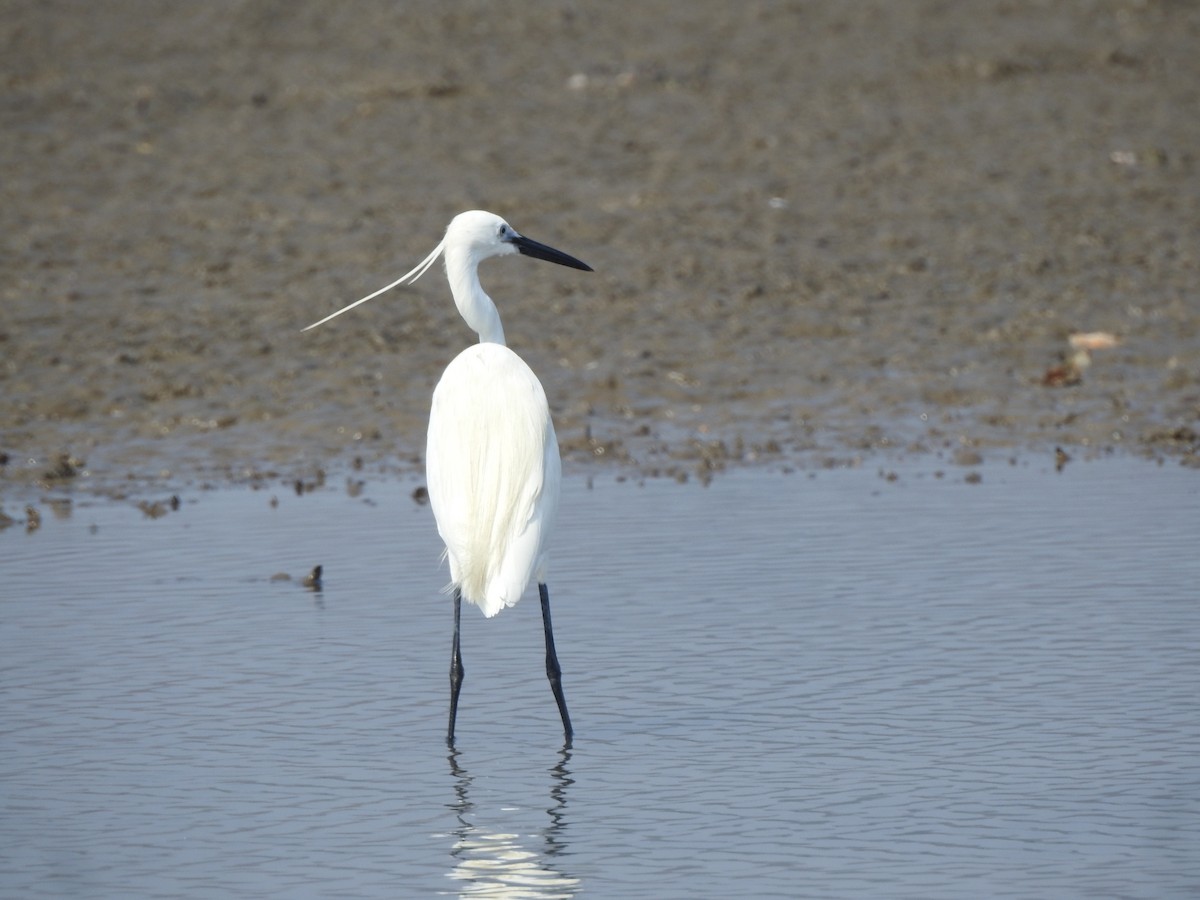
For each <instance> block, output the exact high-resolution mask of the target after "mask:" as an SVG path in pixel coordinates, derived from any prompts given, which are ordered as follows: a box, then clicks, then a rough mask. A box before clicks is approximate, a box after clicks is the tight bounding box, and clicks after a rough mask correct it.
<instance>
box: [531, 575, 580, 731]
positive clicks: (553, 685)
mask: <svg viewBox="0 0 1200 900" xmlns="http://www.w3.org/2000/svg"><path fill="white" fill-rule="evenodd" d="M538 594H539V595H540V596H541V598H542V625H543V626H545V629H546V677H547V678H549V679H550V690H552V691H554V699H555V701H556V702H557V703H558V712H559V715H561V716H562V723H563V734H564V735H565V736H566V738H567V740H568V741H569V740H570V739H571V735H572V734H574V730H573V729H572V728H571V717H570V716H569V715H568V714H567V700H566V698H565V697H563V689H562V669H561V668H560V667H559V665H558V654H557V653H555V652H554V629H553V628H552V627H551V625H550V592H549V591H548V590H546V586H545V585H544V584H541V583H539V584H538Z"/></svg>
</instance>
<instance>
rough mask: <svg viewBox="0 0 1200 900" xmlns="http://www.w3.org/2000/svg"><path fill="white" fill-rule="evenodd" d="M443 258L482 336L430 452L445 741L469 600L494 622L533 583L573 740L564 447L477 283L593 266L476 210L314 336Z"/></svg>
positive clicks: (459, 363) (444, 409)
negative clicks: (565, 616)
mask: <svg viewBox="0 0 1200 900" xmlns="http://www.w3.org/2000/svg"><path fill="white" fill-rule="evenodd" d="M443 253H444V254H445V262H446V277H447V279H448V280H449V282H450V293H451V294H452V295H453V296H454V305H455V306H457V307H458V311H459V314H460V315H461V316H462V317H463V319H464V320H465V321H466V323H467V325H469V326H470V328H471V330H472V331H474V332H476V333H477V334H478V335H479V343H478V344H475V345H474V346H472V347H468V348H467V349H466V350H464V351H462V353H460V354H458V356H456V357H455V358H454V360H453V361H451V363H450V365H449V366H447V367H446V371H445V372H444V373H443V374H442V378H441V380H440V381H439V382H438V384H437V387H436V388H434V391H433V407H432V409H431V410H430V414H429V438H428V443H427V445H426V453H425V467H426V477H427V479H428V482H429V502H430V505H431V506H432V507H433V515H434V518H435V519H436V521H437V529H438V534H440V535H441V537H442V540H443V541H444V542H445V544H446V557H447V559H448V560H449V562H450V588H449V589H451V590H453V592H454V642H453V645H452V648H451V655H450V728H449V731H448V732H447V735H446V737H447V740H448V741H451V742H452V741H453V740H454V723H455V719H456V717H457V714H458V693H459V690H460V689H461V687H462V681H463V664H462V657H461V654H460V652H459V637H458V636H459V620H460V615H461V612H462V601H463V598H464V597H465V598H466V599H467V601H468V602H470V603H474V604H475V605H476V606H478V607H479V608H480V609H481V610H482V611H483V614H484V616H486V617H488V618H490V617H492V616H494V615H495V614H496V613H498V612H499V611H500V610H502V609H503V608H504V607H506V606H512V605H513V604H515V603H516V602H517V601H518V600H520V599H521V595H522V594H523V593H524V592H525V588H526V587H527V586H528V585H529V581H530V579H531V578H536V579H537V584H538V594H539V596H540V597H541V602H542V625H543V628H544V630H545V636H546V677H547V678H549V679H550V688H551V690H553V691H554V699H555V701H556V702H557V703H558V712H559V714H560V715H561V716H562V724H563V732H564V734H565V736H566V738H567V739H568V740H570V738H571V734H572V729H571V717H570V716H569V715H568V714H567V701H566V699H565V698H564V697H563V690H562V669H561V668H560V667H559V664H558V655H557V654H556V653H555V650H554V631H553V629H552V628H551V625H550V594H549V591H548V590H547V589H546V575H545V573H546V540H547V538H548V537H549V534H550V529H551V528H552V527H553V525H554V517H555V513H556V512H557V509H558V494H559V483H560V482H561V480H562V463H561V460H560V459H559V455H558V439H557V438H556V437H555V435H554V424H553V422H551V420H550V408H549V406H548V405H547V403H546V392H545V391H544V390H543V389H542V384H541V382H540V381H538V379H537V376H536V375H534V374H533V370H532V369H530V368H529V366H528V365H526V364H525V361H524V360H523V359H521V357H519V356H518V355H517V354H516V353H514V352H513V351H512V350H510V349H508V347H507V346H505V344H504V328H503V327H502V326H501V324H500V314H499V313H498V312H497V311H496V304H495V303H493V302H492V299H491V298H490V297H489V296H488V295H487V294H486V293H485V292H484V290H483V287H482V286H481V285H480V283H479V264H480V263H481V262H483V260H485V259H488V258H490V257H493V256H508V255H511V254H514V253H520V254H523V255H524V256H531V257H533V258H534V259H543V260H547V261H548V262H553V263H558V264H559V265H562V266H570V267H571V268H573V269H582V270H583V271H585V272H590V271H592V268H591V266H589V265H587V264H586V263H583V262H580V261H579V260H577V259H575V257H573V256H568V255H567V254H566V253H563V252H561V251H559V250H555V249H554V248H553V247H547V246H546V245H545V244H539V243H538V242H537V241H533V240H530V239H529V238H527V237H524V236H523V235H520V234H518V233H517V232H516V231H515V230H513V228H512V226H511V225H509V224H508V223H507V222H505V221H504V220H503V219H502V218H500V217H499V216H496V215H493V214H492V213H489V212H483V211H481V210H472V211H470V212H464V213H460V214H459V215H457V216H455V217H454V219H453V221H451V222H450V226H449V227H448V228H447V229H446V236H445V237H444V238H443V239H442V242H441V243H440V244H438V245H437V247H435V248H434V250H433V252H432V253H430V254H429V255H428V256H427V257H425V259H423V260H422V261H421V263H420V264H419V265H418V266H417V267H416V268H415V269H413V270H412V271H411V272H409V273H408V274H406V275H404V276H402V277H400V278H398V279H397V280H396V281H393V282H392V283H391V284H389V285H388V286H387V287H384V288H380V289H379V290H378V291H376V292H375V293H373V294H368V295H367V296H366V297H363V298H362V299H361V300H357V301H355V302H354V303H351V304H350V305H349V306H347V307H344V308H343V309H340V310H338V311H337V312H335V313H333V314H332V315H329V316H326V317H325V318H324V319H321V321H319V322H314V323H313V324H312V325H309V326H308V328H316V327H317V326H318V325H322V324H324V323H325V322H328V321H329V320H330V319H332V318H333V317H334V316H338V315H341V314H342V313H344V312H345V311H346V310H348V309H353V308H354V307H355V306H358V305H359V304H360V303H366V302H367V301H368V300H370V299H371V298H373V297H378V296H379V295H380V294H382V293H384V292H385V291H388V290H391V289H392V288H394V287H397V286H399V285H403V284H412V283H413V282H414V281H416V280H417V279H418V278H420V277H421V276H422V275H423V274H425V272H426V271H427V270H428V269H429V267H430V266H432V265H433V263H434V262H435V261H436V260H437V258H438V256H439V255H440V254H443ZM308 328H306V329H304V330H305V331H307V330H308Z"/></svg>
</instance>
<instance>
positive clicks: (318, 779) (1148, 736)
mask: <svg viewBox="0 0 1200 900" xmlns="http://www.w3.org/2000/svg"><path fill="white" fill-rule="evenodd" d="M892 468H893V469H894V471H895V472H896V474H897V475H898V477H897V478H896V479H895V480H891V481H889V480H887V479H885V478H883V477H880V474H879V473H878V472H876V471H875V470H869V471H867V470H839V471H820V472H818V473H814V474H807V473H798V474H791V475H781V474H771V473H764V472H753V471H749V472H741V473H737V474H732V475H727V476H723V477H720V478H718V479H717V480H716V481H714V482H713V483H712V484H711V485H710V486H709V487H707V488H703V487H700V486H699V485H697V484H688V485H679V484H676V483H674V482H671V481H650V482H647V483H645V484H644V485H638V484H635V483H632V482H625V483H616V482H613V481H603V482H599V481H598V482H596V483H595V484H594V485H589V484H588V483H587V482H585V481H583V480H572V481H570V482H568V484H567V485H566V486H565V490H564V498H563V510H562V515H561V523H560V527H559V530H558V533H557V535H556V539H555V540H556V543H555V548H556V554H555V559H554V567H553V571H552V577H551V579H550V586H551V594H552V598H553V603H554V610H555V626H556V631H557V636H558V644H559V655H560V658H561V660H562V663H563V667H564V679H565V682H564V683H565V687H566V693H567V699H568V701H569V703H570V707H571V713H572V717H573V719H574V721H575V726H576V729H577V734H576V736H575V740H574V742H573V745H572V746H570V747H564V746H563V743H562V735H561V730H560V728H561V727H560V724H559V720H558V714H557V711H556V709H555V706H554V702H553V698H552V697H551V694H550V691H549V688H548V687H547V685H546V682H545V676H544V673H543V667H542V656H541V646H540V641H541V628H540V622H539V617H538V607H537V603H536V602H533V601H531V600H530V599H529V598H526V600H525V602H523V603H521V604H520V605H518V606H517V607H516V608H514V609H512V610H508V611H506V612H504V613H502V614H501V615H499V616H498V617H497V618H495V619H492V620H484V619H483V618H482V617H481V616H480V615H478V614H477V613H476V612H475V610H473V609H470V610H464V613H465V614H464V623H463V624H464V636H463V653H464V660H465V664H466V670H467V680H466V683H465V686H464V688H463V696H462V704H461V707H460V711H459V727H458V742H457V745H456V747H455V748H453V750H450V749H448V748H447V746H446V744H445V741H444V731H445V725H446V721H445V719H446V695H447V681H446V671H447V667H448V663H449V658H448V657H449V638H450V633H449V631H450V604H449V602H448V601H447V600H446V599H445V598H444V597H441V596H440V595H439V593H438V592H439V589H440V588H441V587H442V585H443V582H444V580H445V577H446V575H445V570H444V568H439V567H438V564H437V558H438V554H439V552H440V547H439V545H438V541H437V538H436V533H435V532H434V528H433V522H432V516H431V514H430V512H429V510H428V507H425V506H420V505H418V504H416V503H414V502H413V501H412V499H411V498H410V496H409V495H410V492H411V491H412V489H413V487H415V483H405V482H391V483H368V484H367V485H366V486H365V487H364V488H363V490H362V491H361V493H359V492H357V491H344V490H340V489H337V490H335V489H326V490H322V491H319V492H317V493H314V494H309V495H305V496H302V497H297V496H295V495H294V494H293V493H290V492H288V491H285V490H283V489H281V490H280V491H278V492H276V493H274V494H272V492H270V491H251V490H229V491H217V492H196V493H193V494H189V495H185V496H184V497H183V498H182V500H183V503H182V505H181V508H180V509H179V510H178V511H177V512H171V513H168V514H167V515H165V516H164V517H162V518H158V519H151V518H148V517H147V516H145V515H144V514H143V513H142V512H140V511H139V510H138V509H136V508H135V507H133V506H132V505H119V504H112V503H107V502H103V503H102V502H94V503H89V502H88V501H82V500H81V501H78V502H76V504H75V505H74V507H73V509H72V510H71V511H70V512H69V514H65V515H62V516H60V517H55V516H53V515H50V514H48V513H47V514H46V515H45V516H44V519H43V524H42V527H41V528H40V529H39V530H38V531H36V532H34V533H32V534H26V533H24V532H23V531H21V530H20V529H18V528H10V529H8V530H7V531H5V532H3V533H0V576H2V583H3V600H2V601H0V641H2V646H3V661H2V662H0V692H2V695H3V722H2V728H3V736H2V752H0V790H2V810H3V811H2V813H0V895H3V896H13V897H17V896H20V897H40V896H44V897H70V896H78V897H117V896H131V895H136V896H171V897H205V896H214V895H227V896H263V897H271V896H278V897H303V896H331V895H348V896H360V897H376V896H380V897H382V896H388V897H395V896H435V895H451V896H453V895H458V894H464V895H466V894H471V893H473V892H482V891H484V890H485V889H491V890H494V891H495V893H493V894H491V895H492V896H524V897H572V896H576V895H579V896H587V895H590V896H597V897H606V896H621V897H647V898H651V897H654V898H661V897H730V896H756V897H770V896H778V897H785V896H787V897H795V896H821V897H863V896H896V897H905V896H907V897H961V896H994V897H1025V896H1029V897H1038V896H1041V897H1044V896H1056V897H1103V896H1122V897H1185V896H1194V895H1195V894H1196V892H1197V891H1198V890H1200V762H1197V756H1196V747H1197V746H1198V739H1200V699H1198V698H1200V677H1198V676H1200V662H1198V660H1200V653H1198V651H1200V646H1198V645H1200V637H1198V636H1200V608H1198V605H1197V603H1196V584H1197V582H1198V580H1200V559H1198V555H1197V553H1196V547H1197V538H1198V537H1200V527H1198V525H1197V523H1198V521H1200V520H1198V518H1197V513H1198V511H1200V486H1198V485H1197V482H1196V479H1195V474H1194V473H1192V472H1188V471H1186V470H1183V469H1181V468H1178V467H1175V466H1164V467H1158V466H1154V465H1151V464H1148V463H1144V462H1139V461H1134V460H1127V459H1126V460H1105V461H1098V462H1091V463H1072V464H1071V465H1068V466H1067V468H1066V469H1065V470H1064V471H1063V472H1062V473H1055V472H1054V471H1053V470H1052V469H1050V468H1039V467H1036V466H1025V465H1022V466H1011V467H1010V466H1006V465H993V466H985V467H984V468H983V469H982V470H981V471H982V474H983V480H982V482H981V483H978V484H968V483H965V482H964V480H963V475H964V472H963V470H961V469H950V470H948V471H947V472H946V473H945V477H942V478H938V477H935V475H934V472H933V468H931V466H930V462H929V461H928V460H925V461H924V462H922V463H920V464H902V465H898V466H895V467H892ZM352 494H357V496H352ZM272 499H274V501H275V502H274V503H272ZM317 563H320V564H322V565H323V566H324V570H325V579H324V583H323V589H322V590H320V591H310V590H306V589H304V588H303V587H302V586H301V585H300V583H299V579H300V577H301V576H302V575H303V574H305V573H306V572H307V571H308V569H309V568H311V567H312V566H313V565H314V564H317ZM280 572H286V573H288V574H289V575H290V576H291V578H290V580H286V581H285V580H282V579H276V580H272V576H275V575H277V573H280ZM467 613H469V614H467Z"/></svg>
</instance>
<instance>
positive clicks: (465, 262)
mask: <svg viewBox="0 0 1200 900" xmlns="http://www.w3.org/2000/svg"><path fill="white" fill-rule="evenodd" d="M511 253H520V254H522V255H523V256H531V257H533V258H534V259H544V260H546V261H548V262H552V263H558V264H559V265H560V266H570V267H571V268H572V269H582V270H583V271H585V272H590V271H592V267H591V266H589V265H588V264H587V263H584V262H580V261H579V260H577V259H576V258H575V257H573V256H568V255H567V254H566V253H563V252H562V251H561V250H555V249H554V248H553V247H547V246H546V245H545V244H539V243H538V242H537V241H531V240H530V239H529V238H527V237H525V236H524V235H520V234H517V232H516V231H515V230H514V229H513V227H512V226H511V225H509V224H508V223H507V222H505V221H504V220H503V219H502V218H500V217H499V216H497V215H495V214H494V213H490V212H484V211H483V210H481V209H472V210H469V211H468V212H464V213H459V214H458V215H457V216H455V217H454V218H453V219H452V220H451V221H450V227H448V228H447V229H446V236H445V237H444V238H442V242H441V243H440V244H438V245H437V246H436V247H434V248H433V252H432V253H430V254H429V255H428V256H426V257H425V258H424V259H423V260H421V262H420V263H418V264H417V267H416V268H415V269H413V270H412V271H411V272H407V273H405V274H404V275H401V276H400V277H399V278H397V279H396V280H395V281H393V282H392V283H391V284H389V285H387V286H386V287H381V288H380V289H379V290H377V291H375V292H374V293H373V294H367V296H365V297H363V298H362V299H361V300H355V301H354V302H353V303H351V304H350V305H349V306H343V307H342V308H341V309H339V310H338V311H337V312H334V313H330V314H329V315H327V316H326V317H325V318H323V319H321V320H320V321H319V322H313V323H312V324H311V325H309V326H308V327H307V328H304V329H303V330H304V331H308V330H309V329H310V328H316V327H317V326H318V325H324V324H325V323H326V322H328V321H329V320H330V319H333V318H335V317H337V316H340V315H341V314H342V313H344V312H346V311H347V310H350V309H354V307H356V306H359V305H361V304H363V303H366V302H367V301H368V300H371V299H372V298H374V297H378V296H379V295H380V294H382V293H384V292H386V291H390V290H391V289H392V288H394V287H398V286H400V285H402V284H412V283H413V282H414V281H416V280H417V279H418V278H420V277H421V276H422V275H424V274H425V273H426V272H427V271H429V267H430V266H432V265H433V264H434V262H435V261H436V260H437V258H438V257H439V256H441V255H442V254H445V257H446V276H447V277H448V278H449V279H450V287H451V290H452V291H453V293H454V302H455V304H456V305H457V306H458V308H459V312H461V313H462V315H463V318H465V319H466V320H467V321H468V323H471V327H472V328H475V329H476V331H479V330H480V328H486V330H487V332H488V334H489V335H491V336H492V338H493V339H494V340H496V341H497V342H498V343H503V342H504V338H503V331H502V330H501V328H500V319H499V317H498V316H497V315H496V311H495V308H494V307H493V308H492V310H491V312H490V313H489V314H487V315H484V316H483V318H486V319H487V320H488V321H489V322H490V324H488V325H483V324H480V323H481V322H482V321H483V319H482V318H480V316H479V315H476V314H474V313H472V312H471V310H470V308H469V307H470V306H471V304H472V303H473V302H474V303H476V305H479V301H480V300H482V301H485V303H486V305H488V306H490V305H491V302H492V301H491V300H490V299H488V297H487V295H486V294H484V293H483V289H482V288H480V287H479V278H478V276H477V274H476V270H477V269H478V267H479V264H480V263H481V262H483V261H484V260H485V259H490V258H491V257H493V256H506V255H508V254H511ZM472 284H473V286H472ZM476 294H478V295H479V297H476V296H475V295H476ZM480 315H483V314H482V313H481V314H480ZM480 333H481V334H482V333H483V332H482V331H481V332H480Z"/></svg>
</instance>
